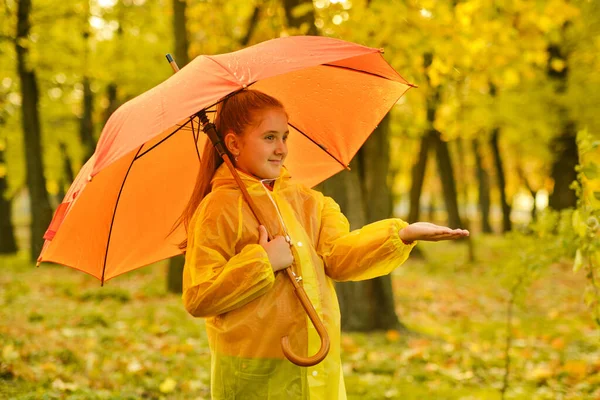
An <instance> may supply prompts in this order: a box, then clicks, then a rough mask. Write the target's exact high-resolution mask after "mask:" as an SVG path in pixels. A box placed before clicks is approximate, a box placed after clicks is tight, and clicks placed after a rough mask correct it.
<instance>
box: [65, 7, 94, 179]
mask: <svg viewBox="0 0 600 400" xmlns="http://www.w3.org/2000/svg"><path fill="white" fill-rule="evenodd" d="M89 16H90V10H89V2H88V1H86V2H85V13H84V18H85V22H84V26H85V28H84V30H83V33H82V36H83V43H84V53H83V68H82V69H83V79H82V82H81V83H82V86H83V113H82V115H81V119H80V120H79V139H80V140H81V144H82V145H83V149H84V150H83V159H82V160H81V165H83V164H85V163H86V161H87V160H88V159H89V158H90V157H91V156H92V154H94V149H95V148H96V140H95V139H94V121H93V114H94V93H93V92H92V88H91V83H90V77H89V72H88V71H89V65H88V64H89V38H90V32H89V29H90V24H89ZM71 182H72V181H71Z"/></svg>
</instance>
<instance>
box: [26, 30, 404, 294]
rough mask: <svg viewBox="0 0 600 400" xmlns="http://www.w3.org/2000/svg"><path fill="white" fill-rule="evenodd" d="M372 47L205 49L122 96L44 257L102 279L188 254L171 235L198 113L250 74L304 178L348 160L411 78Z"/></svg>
mask: <svg viewBox="0 0 600 400" xmlns="http://www.w3.org/2000/svg"><path fill="white" fill-rule="evenodd" d="M381 53H382V51H381V50H380V49H373V48H368V47H364V46H360V45H357V44H353V43H349V42H345V41H342V40H337V39H331V38H325V37H311V36H294V37H286V38H280V39H274V40H270V41H267V42H263V43H260V44H257V45H255V46H252V47H248V48H246V49H243V50H239V51H236V52H233V53H227V54H221V55H215V56H199V57H197V58H196V59H194V60H193V61H192V62H190V63H189V64H188V65H186V66H185V67H184V68H182V69H181V70H180V71H179V72H178V73H177V74H174V75H172V76H170V77H169V78H168V79H167V80H166V81H164V82H163V83H161V84H159V85H158V86H156V87H154V88H152V89H151V90H149V91H147V92H145V93H143V94H141V95H140V96H138V97H136V98H134V99H132V100H131V101H129V102H127V103H125V104H124V105H123V106H121V107H120V108H119V109H118V110H117V111H116V112H115V113H114V114H113V115H112V116H111V117H110V119H109V120H108V122H107V124H106V126H105V127H104V129H103V131H102V135H101V137H100V140H99V142H98V145H97V147H96V151H95V153H94V154H93V156H92V157H91V158H90V159H89V160H88V161H87V163H86V164H85V165H84V166H83V167H82V169H81V171H80V172H79V174H78V175H77V178H76V179H75V181H74V182H73V184H72V185H71V188H70V189H69V191H68V192H67V194H66V196H65V199H64V200H63V202H62V203H61V204H60V205H59V207H58V209H57V210H56V213H55V215H54V218H53V220H52V222H51V224H50V227H49V228H48V230H47V232H46V234H45V235H44V238H45V239H46V241H45V243H44V247H43V249H42V252H41V254H40V256H39V258H38V262H39V263H41V262H54V263H58V264H63V265H67V266H69V267H72V268H75V269H79V270H81V271H84V272H86V273H88V274H90V275H93V276H95V277H96V278H98V279H100V280H101V281H102V282H103V283H104V282H105V281H107V280H109V279H111V278H113V277H115V276H117V275H120V274H123V273H125V272H127V271H131V270H133V269H136V268H139V267H142V266H144V265H148V264H151V263H153V262H155V261H158V260H162V259H165V258H169V257H172V256H174V255H177V254H180V253H181V251H180V250H179V248H178V247H177V245H178V243H180V242H181V241H182V240H183V239H184V237H185V232H184V230H183V227H180V228H178V230H176V231H175V232H174V233H173V234H171V235H169V232H170V231H171V229H172V227H173V224H174V222H175V221H176V220H177V219H178V217H179V216H180V215H181V213H182V211H183V209H184V207H185V205H186V203H187V201H188V199H189V198H190V195H191V193H192V189H193V187H194V183H195V180H196V176H197V171H198V167H199V162H198V161H199V159H200V157H201V156H202V154H201V149H202V148H203V147H204V141H205V140H206V139H205V135H203V134H201V133H199V132H200V130H201V129H199V125H200V124H199V121H198V117H197V116H196V114H197V113H198V111H200V110H207V112H208V113H209V114H210V111H211V110H213V109H214V106H215V104H216V103H217V102H218V101H219V100H220V99H222V98H223V97H224V96H227V95H228V94H231V93H233V92H235V91H238V90H241V89H243V88H245V87H249V86H251V85H252V88H253V89H257V90H260V91H262V92H264V93H267V94H269V95H271V96H273V97H275V98H277V99H279V100H280V101H281V102H282V103H283V104H284V106H285V108H286V111H287V113H288V115H289V125H290V138H289V142H288V144H289V148H290V149H291V151H290V153H289V155H288V157H287V160H286V167H287V168H288V170H289V171H290V173H291V175H292V176H293V177H294V178H295V179H296V180H298V181H301V182H303V183H305V184H306V185H308V186H314V185H316V184H318V183H319V182H321V181H323V180H324V179H326V178H328V177H330V176H332V175H333V174H335V173H337V172H339V171H340V170H342V169H343V168H346V167H347V165H348V163H349V162H350V160H351V158H352V157H353V156H354V154H356V152H357V151H358V149H359V148H360V146H361V145H362V144H363V143H364V142H365V140H366V139H367V137H368V136H369V134H370V133H371V132H372V131H373V129H374V128H375V127H376V126H377V124H378V123H379V121H380V120H381V119H382V118H383V117H384V116H385V114H386V113H387V112H388V111H389V110H390V108H391V107H392V106H393V105H394V104H395V103H396V101H397V100H398V99H399V98H400V97H401V96H402V95H403V94H404V93H405V92H406V91H407V90H408V89H409V88H410V87H412V86H413V85H411V84H409V83H408V82H407V81H406V80H405V79H403V78H402V77H401V76H400V75H399V74H398V73H397V72H396V71H395V70H394V69H393V68H392V67H391V66H390V65H389V64H388V63H387V62H386V61H385V60H384V58H383V57H382V55H381Z"/></svg>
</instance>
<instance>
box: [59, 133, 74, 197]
mask: <svg viewBox="0 0 600 400" xmlns="http://www.w3.org/2000/svg"><path fill="white" fill-rule="evenodd" d="M58 145H59V148H60V155H61V157H62V160H63V173H62V180H61V183H60V185H59V188H58V194H57V197H58V202H59V203H60V202H62V201H63V199H64V198H65V194H66V192H67V190H68V188H69V185H71V183H72V182H73V181H74V180H75V175H74V174H73V168H72V167H71V158H70V157H69V154H68V153H67V145H66V144H65V143H64V142H60V143H59V144H58Z"/></svg>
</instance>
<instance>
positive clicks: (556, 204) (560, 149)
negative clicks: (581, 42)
mask: <svg viewBox="0 0 600 400" xmlns="http://www.w3.org/2000/svg"><path fill="white" fill-rule="evenodd" d="M565 29H566V24H565V25H563V27H562V32H563V34H564V30H565ZM548 55H549V57H548V68H547V71H548V76H549V77H550V79H551V80H552V81H553V82H555V85H556V86H555V93H556V95H557V97H559V96H563V95H564V93H565V92H566V91H567V86H568V83H569V81H568V76H569V67H568V54H567V53H566V52H565V51H564V49H563V48H561V47H560V46H559V45H558V44H551V45H550V46H549V47H548ZM554 60H561V61H564V63H565V65H566V67H565V68H564V69H562V70H560V71H557V70H555V69H554V68H552V66H551V65H552V61H554ZM558 114H559V116H560V117H561V125H562V126H561V134H560V136H559V137H557V138H556V139H554V141H553V143H552V150H553V154H555V155H556V158H555V159H554V162H553V163H552V172H551V174H552V179H553V180H554V189H553V191H552V193H551V194H550V198H549V199H548V206H550V208H553V209H555V210H562V209H565V208H569V207H576V206H577V195H576V194H575V191H574V190H573V189H571V187H570V186H571V183H573V181H575V180H576V179H577V173H576V171H575V167H576V166H577V164H579V154H578V152H577V142H576V140H575V136H576V133H577V127H576V125H575V122H574V121H572V120H571V119H570V118H569V116H568V112H567V110H566V109H565V107H564V106H562V105H560V106H559V109H558Z"/></svg>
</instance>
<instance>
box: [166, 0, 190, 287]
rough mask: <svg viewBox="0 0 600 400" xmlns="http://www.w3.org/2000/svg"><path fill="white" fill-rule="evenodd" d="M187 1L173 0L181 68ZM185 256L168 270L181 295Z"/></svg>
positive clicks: (172, 262)
mask: <svg viewBox="0 0 600 400" xmlns="http://www.w3.org/2000/svg"><path fill="white" fill-rule="evenodd" d="M186 5H187V3H186V1H185V0H173V32H174V36H175V60H176V62H177V64H178V65H179V67H183V66H184V65H186V64H187V63H188V62H190V59H189V56H188V52H189V40H188V32H187V19H186V15H185V10H186ZM184 264H185V257H184V256H183V255H179V256H175V257H172V258H171V259H170V260H169V267H168V270H167V290H168V291H169V292H171V293H181V291H182V289H183V266H184Z"/></svg>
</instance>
